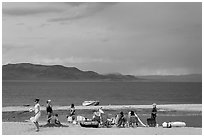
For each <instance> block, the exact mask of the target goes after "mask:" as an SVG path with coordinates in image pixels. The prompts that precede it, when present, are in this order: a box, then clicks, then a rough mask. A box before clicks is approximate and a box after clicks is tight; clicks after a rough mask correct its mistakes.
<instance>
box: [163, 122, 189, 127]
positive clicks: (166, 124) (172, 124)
mask: <svg viewBox="0 0 204 137" xmlns="http://www.w3.org/2000/svg"><path fill="white" fill-rule="evenodd" d="M185 126H186V123H185V122H179V121H177V122H164V123H163V124H162V127H163V128H171V127H185Z"/></svg>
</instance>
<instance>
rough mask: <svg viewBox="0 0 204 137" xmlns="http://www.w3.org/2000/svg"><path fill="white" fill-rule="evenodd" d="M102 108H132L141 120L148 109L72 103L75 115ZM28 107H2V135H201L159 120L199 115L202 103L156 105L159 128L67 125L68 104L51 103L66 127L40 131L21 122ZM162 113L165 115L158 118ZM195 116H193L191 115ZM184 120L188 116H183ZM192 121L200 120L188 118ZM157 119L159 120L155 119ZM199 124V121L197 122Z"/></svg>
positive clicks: (113, 110)
mask: <svg viewBox="0 0 204 137" xmlns="http://www.w3.org/2000/svg"><path fill="white" fill-rule="evenodd" d="M100 107H102V108H103V110H104V111H105V112H106V113H112V114H113V113H118V112H120V111H121V110H122V111H124V112H126V111H129V110H136V111H137V112H138V115H139V116H141V118H142V120H143V121H145V119H146V118H147V116H148V115H147V113H149V111H150V110H151V108H152V106H151V105H108V106H88V107H87V106H76V111H77V112H78V114H80V115H81V114H84V116H87V117H89V116H91V113H92V111H93V110H96V109H97V108H100ZM29 108H30V107H24V106H12V107H11V106H9V107H3V108H2V111H3V113H2V114H3V124H2V129H3V130H2V133H3V135H21V134H24V135H38V134H41V135H49V134H50V135H92V134H93V135H94V134H95V135H201V134H202V127H201V126H198V127H189V126H188V125H187V126H186V127H183V128H168V129H167V128H163V127H162V126H161V121H163V120H167V119H166V118H167V117H168V116H170V117H171V115H179V116H180V117H185V115H186V116H188V115H198V116H199V117H200V118H201V117H202V115H201V114H202V104H166V105H158V106H157V108H158V113H159V115H160V117H158V119H160V125H159V127H155V128H154V127H137V128H117V127H114V126H113V127H112V128H83V127H81V126H80V125H73V124H70V123H69V124H68V123H67V122H66V121H65V116H66V114H67V109H68V108H69V106H55V107H53V109H54V112H56V113H58V114H60V116H61V117H60V120H61V122H62V123H63V124H64V125H68V126H69V127H60V128H59V127H50V128H45V127H41V128H40V132H38V133H36V132H35V127H34V125H33V123H31V122H25V121H26V120H28V119H29V117H30V116H32V115H31V113H29V112H27V110H28V109H29ZM162 115H164V116H166V115H167V116H166V117H164V118H163V119H162ZM142 116H143V117H142ZM195 118H196V117H195ZM187 119H188V117H187ZM192 120H193V121H195V123H199V122H201V121H200V119H198V120H197V121H196V120H195V119H192ZM45 122H46V113H45V107H42V116H41V118H40V125H44V124H46V123H45ZM158 122H159V121H158ZM200 124H201V123H200Z"/></svg>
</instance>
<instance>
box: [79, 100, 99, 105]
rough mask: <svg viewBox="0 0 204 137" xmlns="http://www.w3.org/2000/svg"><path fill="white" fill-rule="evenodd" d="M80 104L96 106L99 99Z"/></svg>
mask: <svg viewBox="0 0 204 137" xmlns="http://www.w3.org/2000/svg"><path fill="white" fill-rule="evenodd" d="M82 105H83V106H97V105H99V101H84V102H83V103H82Z"/></svg>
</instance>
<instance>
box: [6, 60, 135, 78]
mask: <svg viewBox="0 0 204 137" xmlns="http://www.w3.org/2000/svg"><path fill="white" fill-rule="evenodd" d="M2 79H3V80H79V81H80V80H104V81H134V80H138V79H137V78H136V77H135V76H132V75H121V74H120V75H118V74H109V75H101V74H98V73H96V72H94V71H81V70H79V69H78V68H75V67H65V66H61V65H52V66H51V65H49V66H48V65H36V64H30V63H20V64H8V65H3V67H2Z"/></svg>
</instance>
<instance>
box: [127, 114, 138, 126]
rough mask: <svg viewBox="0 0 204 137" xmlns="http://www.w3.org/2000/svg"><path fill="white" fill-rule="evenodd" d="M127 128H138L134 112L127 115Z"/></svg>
mask: <svg viewBox="0 0 204 137" xmlns="http://www.w3.org/2000/svg"><path fill="white" fill-rule="evenodd" d="M128 126H129V127H135V126H138V118H137V117H136V116H135V113H134V111H130V112H129V113H128Z"/></svg>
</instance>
